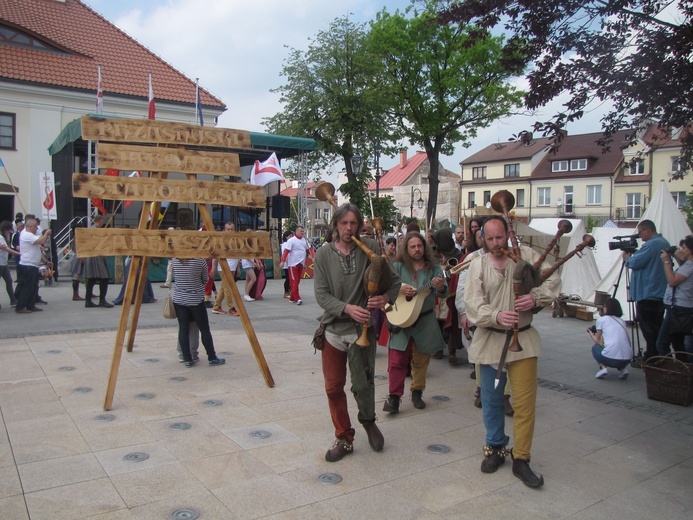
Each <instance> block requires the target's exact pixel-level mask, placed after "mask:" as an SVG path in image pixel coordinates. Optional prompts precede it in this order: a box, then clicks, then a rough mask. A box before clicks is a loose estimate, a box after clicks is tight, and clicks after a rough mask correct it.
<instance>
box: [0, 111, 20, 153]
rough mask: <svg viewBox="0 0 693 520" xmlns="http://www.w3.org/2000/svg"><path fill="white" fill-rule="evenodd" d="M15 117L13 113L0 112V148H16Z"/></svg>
mask: <svg viewBox="0 0 693 520" xmlns="http://www.w3.org/2000/svg"><path fill="white" fill-rule="evenodd" d="M15 118H16V116H15V114H8V113H7V112H0V149H5V150H16V149H17V147H16V140H17V128H16V124H15V123H16V121H15Z"/></svg>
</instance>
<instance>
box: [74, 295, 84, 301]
mask: <svg viewBox="0 0 693 520" xmlns="http://www.w3.org/2000/svg"><path fill="white" fill-rule="evenodd" d="M72 301H73V302H83V301H84V298H82V297H81V296H80V295H79V294H75V295H74V296H73V297H72Z"/></svg>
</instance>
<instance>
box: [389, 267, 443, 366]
mask: <svg viewBox="0 0 693 520" xmlns="http://www.w3.org/2000/svg"><path fill="white" fill-rule="evenodd" d="M393 267H394V269H395V271H396V272H397V273H398V274H399V276H400V278H401V279H402V283H406V284H407V285H411V286H412V287H416V288H417V289H418V288H419V287H421V286H422V285H424V284H427V283H428V282H430V281H431V280H433V278H435V277H436V276H440V277H441V278H443V280H445V277H444V276H443V270H442V269H441V268H440V266H439V265H435V266H433V269H431V270H430V271H428V272H426V271H424V270H423V269H420V270H419V271H418V272H417V279H416V280H414V273H410V272H409V270H408V269H407V268H406V267H405V265H404V264H402V263H400V262H395V263H394V264H393ZM434 291H435V292H436V293H437V294H438V297H439V298H445V296H446V295H447V291H448V287H447V283H446V284H445V290H444V291H443V292H442V293H438V291H437V290H436V289H435V287H432V290H431V291H429V294H428V296H426V299H425V300H424V304H423V306H422V307H421V314H420V315H419V319H418V320H417V321H416V322H415V323H414V325H412V326H411V327H408V328H406V329H402V330H401V331H400V332H398V333H396V334H392V335H391V336H390V343H389V344H388V347H389V348H391V349H395V350H401V351H403V350H406V348H407V344H408V343H409V338H414V343H416V348H417V349H418V350H419V352H427V353H429V354H432V353H434V352H437V351H439V350H442V349H444V348H445V346H446V345H445V340H444V339H443V334H442V333H441V331H440V327H439V326H438V320H437V319H436V316H435V314H434V313H433V312H429V311H432V310H433V306H434V305H435V295H434V294H433V293H434Z"/></svg>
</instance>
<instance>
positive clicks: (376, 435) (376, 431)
mask: <svg viewBox="0 0 693 520" xmlns="http://www.w3.org/2000/svg"><path fill="white" fill-rule="evenodd" d="M363 429H364V430H366V435H368V444H370V445H371V448H372V449H373V451H382V449H383V447H384V446H385V438H384V437H383V434H382V433H381V431H380V428H378V426H377V425H376V424H375V421H373V422H365V423H363Z"/></svg>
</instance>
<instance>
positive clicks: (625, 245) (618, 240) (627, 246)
mask: <svg viewBox="0 0 693 520" xmlns="http://www.w3.org/2000/svg"><path fill="white" fill-rule="evenodd" d="M639 236H640V234H639V233H635V234H634V235H625V236H622V237H614V240H615V241H614V242H609V251H613V250H614V249H620V250H621V251H625V252H627V253H631V254H632V253H634V252H635V250H636V249H638V241H637V238H638V237H639Z"/></svg>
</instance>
